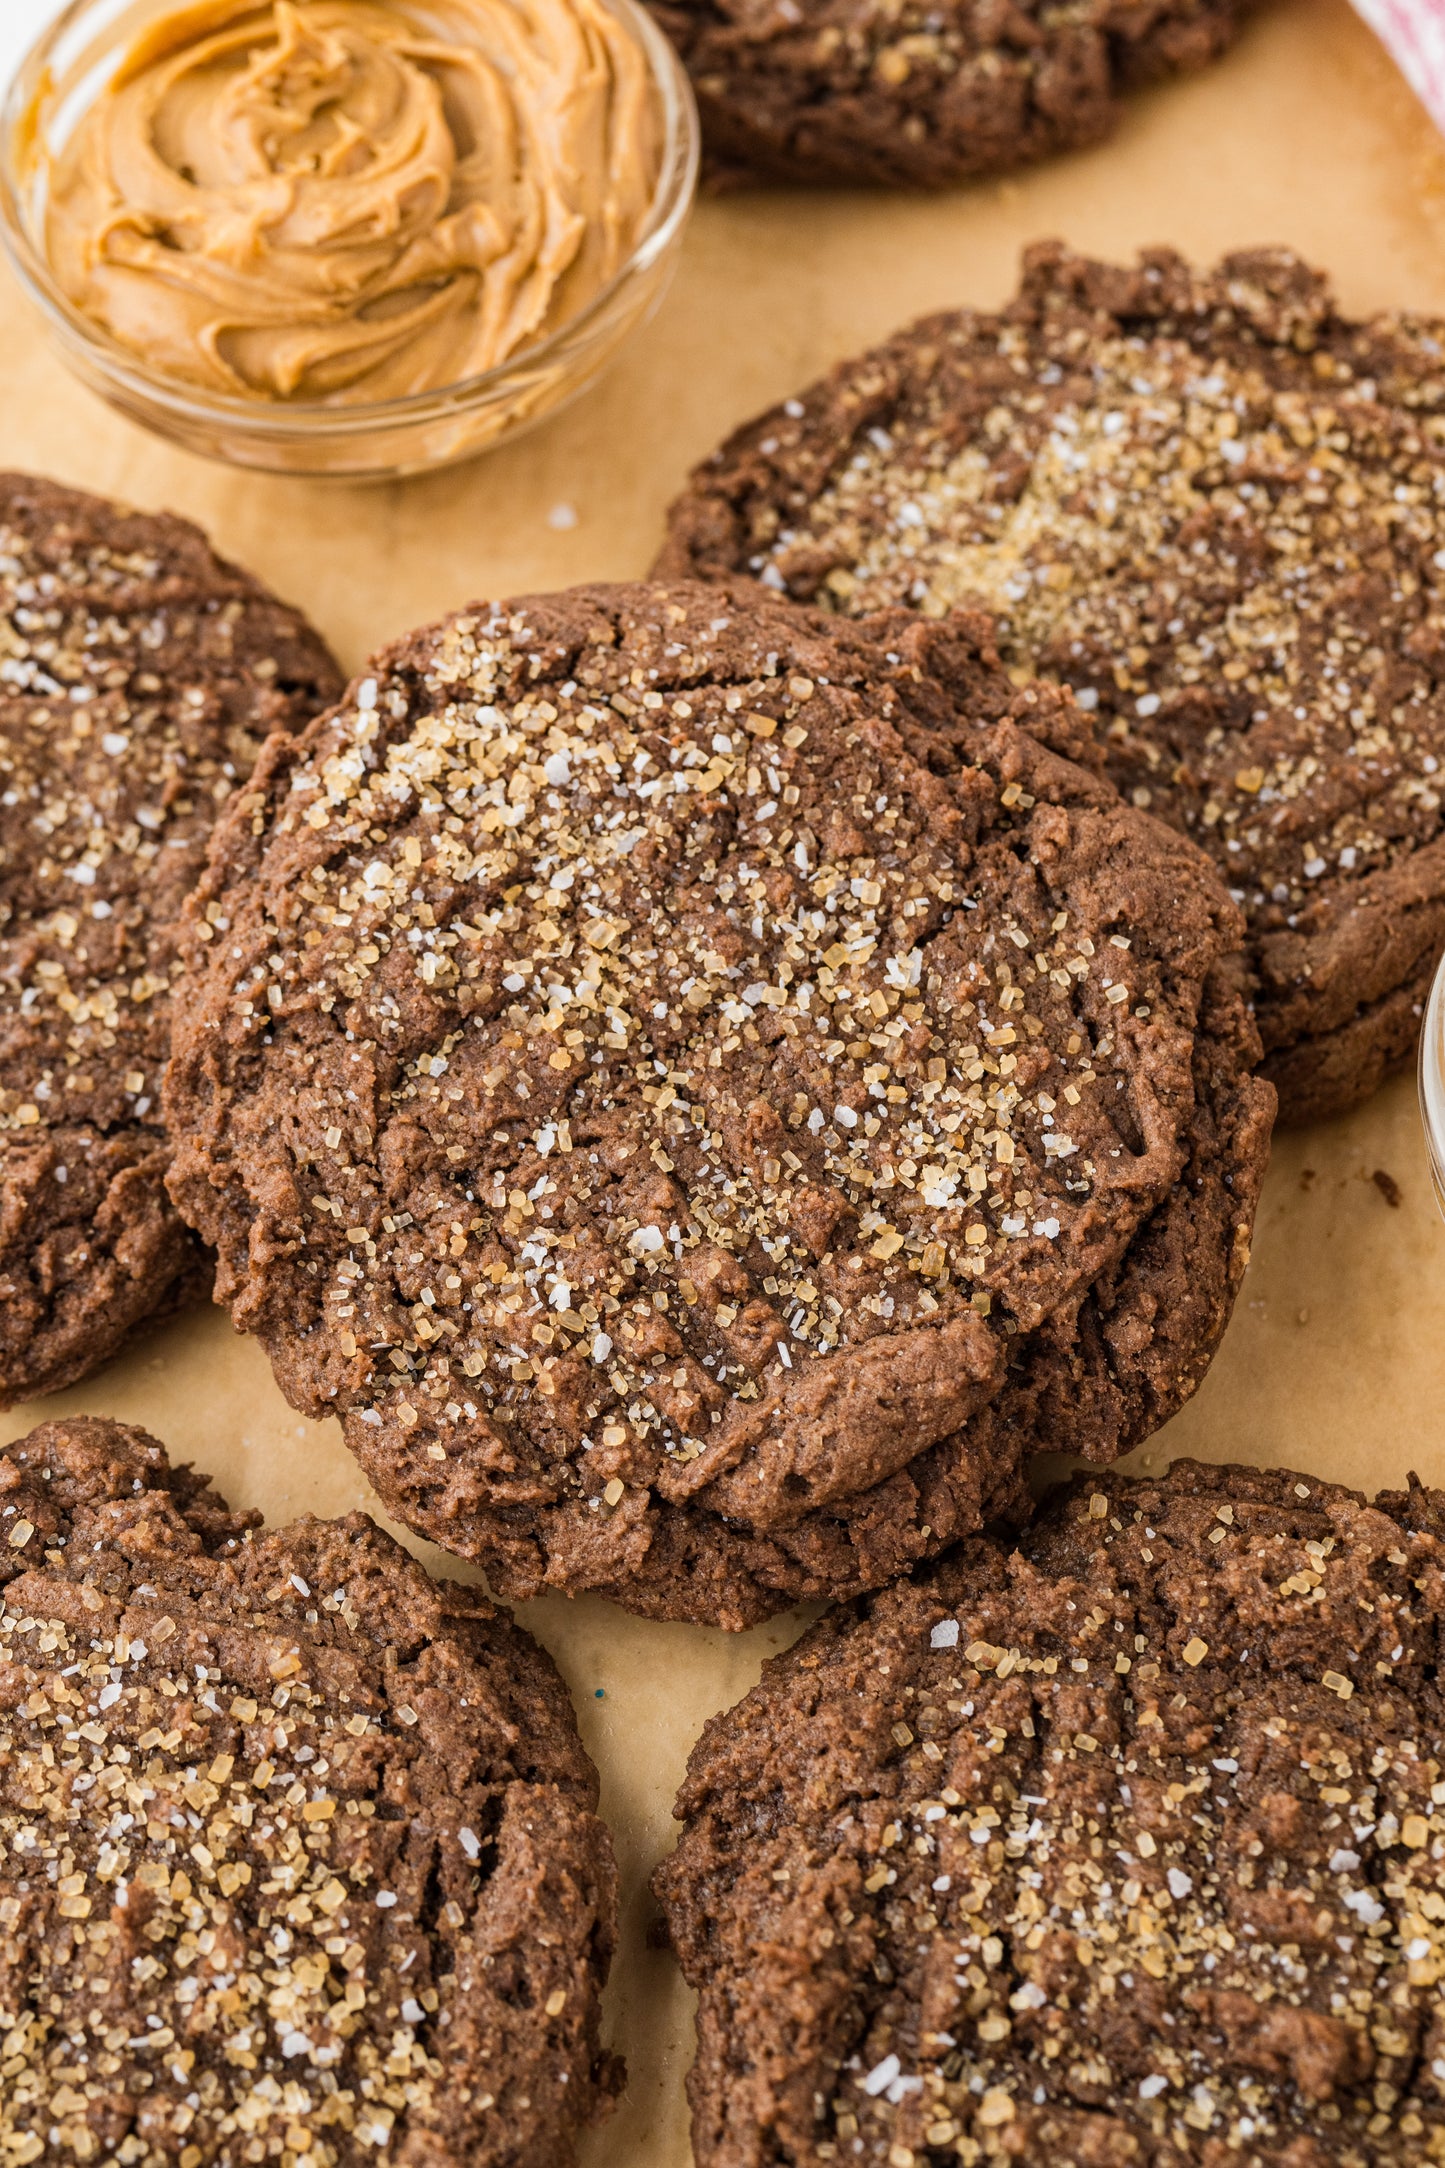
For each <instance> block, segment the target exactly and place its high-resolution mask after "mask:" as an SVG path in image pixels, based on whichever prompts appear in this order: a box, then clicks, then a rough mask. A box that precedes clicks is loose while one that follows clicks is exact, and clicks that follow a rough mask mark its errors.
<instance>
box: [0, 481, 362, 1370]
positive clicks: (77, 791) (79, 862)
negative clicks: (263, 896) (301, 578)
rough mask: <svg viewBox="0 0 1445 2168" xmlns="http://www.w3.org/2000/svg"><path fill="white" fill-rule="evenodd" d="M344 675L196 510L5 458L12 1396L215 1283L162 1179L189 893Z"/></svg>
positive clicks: (4, 1010) (3, 1051) (1, 1315)
mask: <svg viewBox="0 0 1445 2168" xmlns="http://www.w3.org/2000/svg"><path fill="white" fill-rule="evenodd" d="M341 682H342V680H341V674H340V672H339V671H338V670H337V668H336V666H335V664H334V663H333V662H332V660H331V658H330V656H329V655H328V654H327V652H326V650H325V648H324V647H323V645H322V643H321V641H320V640H319V639H318V638H317V636H316V634H315V633H313V632H312V631H311V630H310V628H309V627H308V626H307V624H306V623H305V621H304V619H303V618H302V617H301V616H300V615H299V614H298V613H297V612H296V611H295V610H291V609H288V608H286V607H285V605H284V604H282V603H279V602H277V601H276V600H275V599H274V598H273V597H272V596H270V595H269V594H267V592H266V591H265V589H264V588H262V587H261V586H260V585H259V583H258V582H257V581H255V580H253V579H252V578H251V577H250V575H249V574H248V573H244V572H241V571H238V570H237V569H236V568H235V567H234V566H231V565H228V564H225V563H223V562H222V560H221V559H219V558H218V557H216V556H215V555H214V553H213V552H212V550H211V548H210V545H209V544H208V543H207V542H206V540H205V538H204V536H203V535H202V534H201V533H200V531H199V529H197V528H195V527H192V526H191V525H190V524H189V523H188V522H187V521H184V520H180V519H176V518H174V517H173V516H172V515H170V514H168V513H160V514H145V513H138V512H127V511H123V510H122V509H120V508H119V507H118V506H115V505H112V504H108V503H105V502H104V501H103V500H101V499H100V498H97V497H91V496H87V495H85V494H84V493H83V492H82V491H79V490H72V489H63V488H61V487H60V485H59V484H57V483H54V482H47V481H39V480H34V479H31V478H29V477H26V476H23V475H5V476H0V1405H5V1406H8V1405H10V1404H11V1403H13V1402H14V1401H17V1400H23V1399H26V1398H28V1397H29V1396H30V1395H31V1394H34V1393H43V1392H49V1391H53V1390H54V1389H55V1388H57V1387H58V1386H62V1385H70V1384H74V1383H75V1382H76V1381H77V1380H78V1379H80V1378H82V1377H84V1376H86V1375H87V1374H88V1373H89V1372H90V1371H92V1370H94V1369H95V1368H97V1367H98V1366H99V1364H101V1363H103V1362H105V1361H107V1360H108V1359H109V1358H110V1356H112V1355H113V1354H115V1353H116V1352H117V1350H118V1349H119V1348H120V1347H121V1345H122V1344H123V1343H124V1341H125V1340H126V1338H127V1337H128V1335H129V1334H130V1332H131V1331H132V1330H133V1329H134V1328H135V1327H136V1326H138V1325H141V1324H143V1323H144V1322H145V1321H146V1320H147V1319H149V1318H152V1317H155V1316H157V1315H159V1314H161V1313H163V1312H164V1311H166V1310H169V1309H174V1308H176V1307H177V1306H178V1305H179V1304H181V1303H182V1302H184V1301H185V1300H187V1299H188V1298H190V1297H195V1296H198V1295H200V1294H201V1293H203V1292H204V1287H205V1282H206V1277H207V1268H206V1265H205V1261H204V1259H203V1258H202V1256H201V1254H200V1252H199V1249H198V1247H197V1245H196V1244H195V1242H194V1241H193V1240H192V1239H191V1237H190V1236H189V1234H188V1233H187V1231H186V1229H185V1227H184V1226H183V1225H182V1223H181V1221H180V1219H179V1218H178V1216H177V1214H176V1212H175V1211H174V1209H173V1208H172V1206H171V1205H170V1203H169V1201H168V1199H167V1197H166V1194H165V1186H164V1176H165V1167H166V1161H167V1157H168V1154H167V1148H166V1140H165V1132H164V1128H163V1125H162V1121H161V1111H160V1089H161V1072H162V1070H163V1069H164V1067H165V1063H166V1059H167V1056H168V1054H169V1051H170V1018H169V996H170V988H171V984H172V981H173V979H174V976H175V973H176V971H177V969H178V958H177V951H176V934H177V930H178V922H179V919H180V914H181V908H182V905H183V904H184V902H185V899H186V896H187V894H188V893H189V891H190V889H191V887H192V886H193V885H194V883H195V881H196V880H197V878H198V877H199V874H200V871H201V868H202V866H203V865H204V863H205V855H206V844H207V841H208V839H209V836H210V831H211V826H212V823H213V822H214V820H215V818H216V815H217V813H218V812H219V810H220V808H221V806H222V805H224V803H225V801H226V798H227V796H228V795H229V793H230V792H231V791H232V790H233V789H234V788H235V786H236V784H237V783H238V782H241V781H244V780H245V777H246V776H247V774H248V773H249V772H250V769H251V765H252V763H253V762H254V760H255V757H256V754H257V752H258V751H259V750H260V745H261V741H262V739H263V738H264V737H265V736H266V735H267V733H268V732H269V731H272V730H292V729H295V728H296V727H298V726H299V725H300V724H301V723H303V722H306V721H308V720H309V719H310V718H311V716H313V715H314V714H316V713H317V712H318V710H319V709H321V708H323V707H324V706H325V705H326V703H327V702H328V701H329V700H332V699H334V698H335V697H336V694H337V692H338V691H339V690H340V686H341Z"/></svg>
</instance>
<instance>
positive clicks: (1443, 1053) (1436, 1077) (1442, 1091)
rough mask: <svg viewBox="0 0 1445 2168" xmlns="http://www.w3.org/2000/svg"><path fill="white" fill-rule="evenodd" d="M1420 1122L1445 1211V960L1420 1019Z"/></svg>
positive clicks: (1437, 966) (1438, 1194) (1432, 981)
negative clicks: (1423, 1129) (1422, 1125)
mask: <svg viewBox="0 0 1445 2168" xmlns="http://www.w3.org/2000/svg"><path fill="white" fill-rule="evenodd" d="M1418 1076H1419V1086H1420V1119H1421V1121H1422V1122H1423V1124H1424V1128H1425V1145H1426V1149H1427V1151H1428V1152H1429V1155H1430V1170H1431V1173H1432V1174H1433V1176H1434V1178H1435V1192H1436V1195H1437V1196H1438V1198H1439V1199H1440V1205H1441V1209H1442V1211H1445V957H1442V958H1441V960H1440V962H1439V963H1438V964H1437V965H1436V967H1435V975H1434V977H1433V979H1432V980H1431V982H1430V993H1429V997H1428V999H1427V1000H1426V1003H1425V1014H1424V1016H1423V1017H1422V1018H1421V1020H1420V1058H1419V1071H1418Z"/></svg>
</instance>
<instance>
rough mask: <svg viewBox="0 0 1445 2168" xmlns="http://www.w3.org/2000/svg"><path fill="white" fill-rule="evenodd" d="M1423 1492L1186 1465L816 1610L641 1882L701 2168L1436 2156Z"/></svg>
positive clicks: (1257, 2164)
mask: <svg viewBox="0 0 1445 2168" xmlns="http://www.w3.org/2000/svg"><path fill="white" fill-rule="evenodd" d="M1442 1622H1445V1494H1442V1493H1441V1492H1438V1491H1425V1490H1420V1489H1417V1488H1415V1487H1413V1486H1412V1488H1411V1489H1410V1490H1409V1491H1407V1492H1403V1493H1400V1494H1397V1495H1392V1496H1388V1497H1384V1496H1382V1497H1380V1498H1379V1499H1377V1500H1376V1502H1375V1504H1374V1505H1373V1506H1368V1505H1366V1503H1365V1501H1364V1500H1363V1498H1361V1497H1360V1496H1359V1495H1358V1494H1357V1493H1354V1492H1351V1491H1346V1490H1342V1489H1339V1488H1337V1487H1335V1486H1333V1485H1331V1484H1323V1483H1318V1482H1315V1481H1314V1480H1313V1479H1310V1478H1306V1477H1302V1476H1296V1475H1293V1474H1290V1473H1287V1472H1282V1471H1277V1470H1271V1471H1268V1472H1261V1471H1258V1470H1254V1469H1246V1468H1210V1467H1201V1466H1198V1465H1194V1464H1191V1463H1188V1462H1181V1463H1179V1464H1178V1465H1176V1466H1175V1468H1174V1469H1173V1470H1172V1471H1171V1472H1170V1474H1169V1475H1168V1476H1167V1477H1164V1478H1163V1479H1161V1480H1158V1481H1148V1482H1129V1481H1126V1480H1125V1479H1123V1478H1122V1477H1118V1476H1113V1477H1108V1478H1105V1479H1103V1480H1086V1481H1083V1482H1080V1483H1078V1484H1075V1485H1074V1486H1072V1487H1071V1488H1069V1489H1067V1490H1065V1491H1063V1492H1061V1493H1058V1494H1056V1495H1055V1497H1054V1498H1053V1499H1052V1501H1050V1502H1049V1503H1048V1504H1047V1505H1046V1507H1045V1509H1044V1510H1043V1512H1042V1513H1041V1515H1040V1517H1039V1519H1038V1520H1037V1521H1036V1522H1035V1523H1034V1524H1033V1526H1032V1527H1031V1528H1030V1529H1029V1530H1028V1531H1027V1532H1026V1534H1025V1535H1024V1536H1023V1538H1022V1539H1021V1541H1020V1544H1019V1548H1018V1549H1017V1550H1016V1551H1012V1552H1010V1551H1009V1550H1008V1549H1007V1548H1006V1547H1005V1546H1004V1545H1002V1544H999V1543H994V1542H991V1541H988V1540H986V1539H975V1540H973V1541H971V1542H969V1543H967V1544H965V1545H963V1546H961V1547H960V1548H959V1549H958V1550H957V1551H956V1552H954V1553H953V1554H952V1555H951V1556H950V1557H949V1558H948V1559H947V1560H945V1561H943V1562H942V1563H940V1564H939V1565H937V1566H936V1567H934V1568H932V1569H930V1570H929V1571H927V1572H926V1573H923V1574H921V1575H920V1576H919V1577H918V1579H917V1580H916V1581H914V1582H905V1583H902V1584H900V1585H899V1586H897V1587H895V1588H892V1589H889V1590H888V1591H887V1592H886V1593H884V1594H883V1595H881V1596H878V1597H877V1598H875V1599H874V1600H872V1601H871V1602H868V1603H865V1604H862V1605H859V1606H857V1607H855V1608H853V1609H851V1610H848V1611H840V1612H835V1613H833V1614H832V1615H831V1616H829V1617H828V1618H826V1619H824V1620H823V1621H822V1622H821V1624H819V1625H817V1626H815V1627H814V1628H813V1629H812V1631H811V1632H810V1633H808V1634H807V1635H805V1636H804V1638H803V1639H802V1640H801V1641H800V1642H798V1643H797V1644H796V1646H795V1647H794V1648H792V1649H791V1650H790V1651H789V1652H788V1653H787V1654H786V1655H784V1656H780V1657H777V1658H775V1659H774V1660H773V1662H771V1663H770V1664H769V1665H767V1667H766V1668H765V1670H764V1674H763V1679H762V1682H761V1684H760V1685H759V1686H758V1687H757V1688H755V1690H754V1691H753V1692H752V1693H751V1694H749V1695H748V1696H747V1698H746V1699H745V1700H744V1701H742V1702H741V1703H739V1705H738V1706H737V1707H736V1708H735V1709H732V1710H730V1711H729V1712H728V1713H726V1714H725V1715H722V1716H719V1717H715V1718H714V1719H713V1720H712V1722H711V1723H710V1724H709V1725H708V1726H707V1728H706V1730H705V1732H704V1733H703V1736H702V1739H701V1741H700V1742H699V1744H698V1746H697V1747H696V1748H695V1750H694V1752H693V1756H692V1759H691V1762H690V1763H689V1766H688V1774H687V1779H686V1782H685V1784H684V1786H683V1789H682V1791H681V1793H680V1795H679V1799H678V1805H677V1813H678V1816H679V1818H680V1819H681V1820H683V1822H684V1824H685V1829H684V1834H683V1837H682V1840H681V1842H680V1844H679V1845H678V1848H677V1851H676V1852H675V1853H674V1855H673V1857H672V1858H671V1859H670V1860H668V1861H667V1862H666V1863H665V1865H664V1866H663V1867H662V1868H661V1869H660V1870H659V1872H658V1874H657V1876H656V1877H655V1887H656V1889H657V1891H658V1894H659V1896H660V1897H661V1899H662V1902H663V1904H664V1906H665V1908H666V1911H667V1915H668V1921H669V1924H670V1928H671V1933H672V1939H673V1942H674V1945H675V1947H676V1950H677V1952H678V1955H679V1957H680V1959H681V1962H682V1967H683V1970H684V1972H685V1973H686V1975H687V1977H688V1979H689V1981H691V1983H692V1984H693V1985H694V1986H695V1987H696V1988H697V1989H698V1991H699V1994H700V1996H701V1998H702V1999H701V2007H700V2010H699V2018H698V2030H699V2046H698V2054H697V2061H696V2065H695V2067H694V2069H693V2072H692V2075H691V2078H690V2080H689V2090H690V2093H691V2098H692V2107H693V2148H694V2155H695V2158H696V2161H697V2163H698V2168H744V2164H745V2163H746V2164H748V2168H752V2164H753V2163H755V2162H759V2161H762V2160H764V2159H766V2160H767V2161H768V2162H769V2163H773V2164H776V2168H814V2164H821V2163H825V2162H839V2163H842V2162H857V2163H858V2164H859V2168H943V2164H944V2163H945V2162H947V2163H949V2164H952V2163H955V2162H963V2163H965V2164H968V2168H977V2164H979V2163H983V2162H990V2161H1027V2162H1030V2163H1036V2162H1042V2161H1057V2162H1059V2163H1061V2164H1064V2168H1146V2164H1147V2168H1173V2164H1175V2163H1179V2164H1182V2163H1185V2162H1192V2163H1197V2164H1198V2168H1215V2164H1219V2168H1223V2164H1224V2163H1226V2162H1228V2163H1234V2162H1238V2163H1240V2164H1241V2168H1265V2164H1270V2168H1326V2164H1327V2163H1332V2162H1338V2163H1341V2164H1344V2163H1350V2164H1351V2168H1408V2164H1411V2163H1424V2162H1426V2161H1437V2160H1439V2159H1441V2158H1442V2156H1445V2006H1442V2002H1441V1997H1440V1990H1439V1985H1438V1983H1439V1981H1440V1979H1441V1978H1442V1977H1445V1867H1442V1861H1445V1700H1442V1695H1441V1687H1440V1662H1441V1639H1442Z"/></svg>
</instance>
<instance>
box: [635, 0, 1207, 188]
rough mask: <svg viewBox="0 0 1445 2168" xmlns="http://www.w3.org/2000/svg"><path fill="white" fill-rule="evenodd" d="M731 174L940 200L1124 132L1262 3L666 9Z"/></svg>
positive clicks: (806, 4) (811, 3)
mask: <svg viewBox="0 0 1445 2168" xmlns="http://www.w3.org/2000/svg"><path fill="white" fill-rule="evenodd" d="M650 4H651V7H652V12H653V14H654V15H655V16H656V17H657V19H658V21H659V22H660V23H661V25H662V27H663V29H664V30H665V31H666V32H667V33H668V35H669V37H670V38H671V39H672V41H673V43H674V44H675V45H676V46H677V48H678V50H679V51H680V53H681V54H682V57H683V59H684V61H685V62H686V63H687V68H688V73H689V74H690V75H691V77H692V80H693V86H694V88H695V89H696V91H697V100H698V106H699V108H700V110H701V113H702V121H703V132H704V137H705V140H706V142H707V146H708V149H709V152H710V154H711V156H712V158H713V160H714V162H715V164H716V165H717V166H719V167H720V168H723V169H726V168H728V167H740V168H742V169H744V170H745V171H747V170H751V171H752V172H754V173H757V174H760V175H766V176H772V177H776V178H780V179H784V180H793V181H844V182H849V181H870V182H882V183H885V184H892V185H893V186H895V187H897V186H903V187H910V188H920V187H921V188H940V187H945V186H947V185H948V184H949V183H950V182H954V181H960V180H964V179H966V178H967V177H968V176H969V175H970V174H975V173H985V172H988V171H990V170H992V169H995V168H998V167H1006V166H1015V165H1020V164H1022V163H1024V162H1025V161H1027V160H1029V159H1034V158H1043V157H1046V156H1047V155H1048V154H1049V153H1050V152H1052V151H1060V150H1070V149H1074V148H1076V147H1077V146H1079V145H1080V144H1084V143H1093V142H1097V140H1098V139H1099V137H1101V136H1104V135H1107V134H1108V133H1109V131H1110V129H1111V128H1112V127H1113V125H1114V123H1115V121H1116V120H1117V118H1118V113H1119V100H1120V98H1121V96H1123V95H1124V94H1125V93H1127V92H1128V91H1130V90H1132V89H1133V88H1135V87H1136V86H1137V85H1139V84H1141V83H1146V82H1150V81H1153V80H1154V79H1155V78H1157V77H1159V76H1163V75H1172V74H1177V73H1179V72H1180V71H1182V70H1185V69H1192V68H1199V67H1203V66H1204V64H1205V63H1206V62H1207V61H1210V60H1213V59H1214V58H1215V56H1216V55H1217V54H1219V53H1221V52H1223V50H1224V48H1225V47H1226V46H1227V45H1228V44H1229V43H1230V41H1231V40H1232V38H1233V37H1234V35H1235V33H1236V31H1237V29H1238V28H1239V25H1240V23H1241V22H1242V21H1243V19H1244V16H1245V14H1246V12H1247V6H1248V0H1145V5H1143V6H1139V5H1138V4H1137V0H1083V4H1082V5H1071V6H1069V7H1058V6H1055V5H1052V4H1050V0H942V4H940V5H935V4H933V0H902V4H901V5H900V4H897V0H788V4H787V5H785V6H778V5H774V4H773V0H650Z"/></svg>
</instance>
